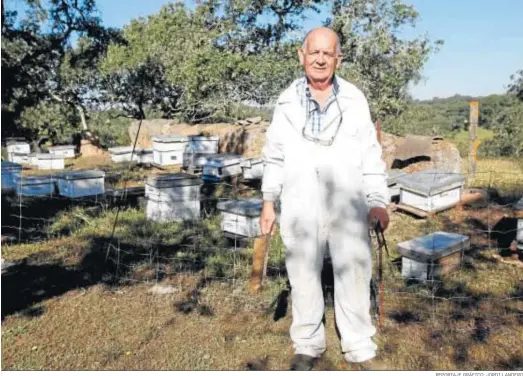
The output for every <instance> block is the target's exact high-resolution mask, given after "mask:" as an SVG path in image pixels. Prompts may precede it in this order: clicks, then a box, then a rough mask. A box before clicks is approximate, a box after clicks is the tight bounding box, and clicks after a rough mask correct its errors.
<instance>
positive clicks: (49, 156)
mask: <svg viewBox="0 0 523 376" xmlns="http://www.w3.org/2000/svg"><path fill="white" fill-rule="evenodd" d="M35 157H36V158H37V159H42V160H48V159H64V157H63V156H61V155H56V154H51V153H36V155H35Z"/></svg>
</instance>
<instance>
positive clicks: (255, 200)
mask: <svg viewBox="0 0 523 376" xmlns="http://www.w3.org/2000/svg"><path fill="white" fill-rule="evenodd" d="M262 204H263V199H262V198H260V197H251V198H238V199H232V200H227V201H220V202H219V203H218V204H217V205H216V208H217V209H218V210H220V211H224V212H229V213H233V214H239V215H245V216H249V217H257V216H259V215H260V214H261V210H262Z"/></svg>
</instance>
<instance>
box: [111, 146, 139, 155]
mask: <svg viewBox="0 0 523 376" xmlns="http://www.w3.org/2000/svg"><path fill="white" fill-rule="evenodd" d="M108 150H109V153H111V154H127V153H131V152H132V151H133V147H132V146H115V147H114V148H109V149H108ZM134 151H135V152H137V151H138V149H135V150H134Z"/></svg>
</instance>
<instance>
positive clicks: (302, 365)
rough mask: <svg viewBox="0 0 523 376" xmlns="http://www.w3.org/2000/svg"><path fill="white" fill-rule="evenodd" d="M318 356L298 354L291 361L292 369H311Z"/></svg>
mask: <svg viewBox="0 0 523 376" xmlns="http://www.w3.org/2000/svg"><path fill="white" fill-rule="evenodd" d="M315 361H316V358H314V357H312V356H309V355H305V354H296V355H294V357H293V358H292V361H291V371H310V370H311V369H312V367H313V366H314V363H315Z"/></svg>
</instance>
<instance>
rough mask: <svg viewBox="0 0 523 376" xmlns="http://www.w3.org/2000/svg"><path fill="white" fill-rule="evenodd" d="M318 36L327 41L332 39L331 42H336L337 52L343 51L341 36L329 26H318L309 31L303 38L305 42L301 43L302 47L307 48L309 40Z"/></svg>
mask: <svg viewBox="0 0 523 376" xmlns="http://www.w3.org/2000/svg"><path fill="white" fill-rule="evenodd" d="M316 38H320V39H324V40H326V41H331V43H336V52H337V53H341V43H340V37H339V36H338V34H336V33H335V32H334V31H333V30H332V29H329V28H328V27H317V28H315V29H312V30H311V31H309V32H308V33H307V34H306V35H305V38H303V43H302V45H301V48H302V49H303V50H306V49H307V43H308V42H309V40H310V39H316Z"/></svg>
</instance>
